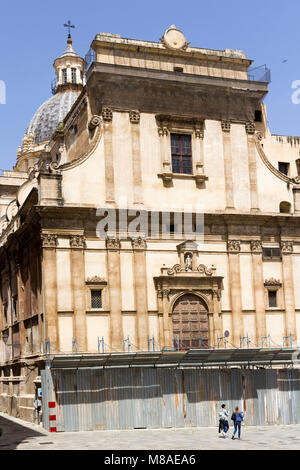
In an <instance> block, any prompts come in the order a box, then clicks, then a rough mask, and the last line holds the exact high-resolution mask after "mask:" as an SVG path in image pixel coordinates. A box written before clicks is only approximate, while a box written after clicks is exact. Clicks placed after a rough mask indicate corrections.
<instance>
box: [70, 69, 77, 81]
mask: <svg viewBox="0 0 300 470" xmlns="http://www.w3.org/2000/svg"><path fill="white" fill-rule="evenodd" d="M71 73H72V83H77V82H76V69H71Z"/></svg>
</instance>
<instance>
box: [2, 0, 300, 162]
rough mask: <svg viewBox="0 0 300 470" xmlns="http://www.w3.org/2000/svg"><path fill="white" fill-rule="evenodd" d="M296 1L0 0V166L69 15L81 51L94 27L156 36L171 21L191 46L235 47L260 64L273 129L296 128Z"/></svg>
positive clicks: (11, 157)
mask: <svg viewBox="0 0 300 470" xmlns="http://www.w3.org/2000/svg"><path fill="white" fill-rule="evenodd" d="M299 17H300V2H299V1H297V0H286V1H285V2H283V1H282V0H261V1H258V0H251V2H244V1H242V0H226V1H222V0H209V1H202V0H198V1H197V0H190V1H188V2H185V1H182V0H160V1H159V0H151V1H147V2H146V1H143V0H139V1H137V0H126V1H124V0H122V1H121V0H110V1H108V2H107V1H100V0H86V1H84V2H82V1H77V0H73V1H70V0H61V1H58V0H51V2H41V1H40V0H39V1H37V0H27V1H26V2H24V1H21V0H15V1H14V2H12V1H10V2H5V3H4V1H2V2H1V5H0V44H1V46H0V54H1V60H0V80H3V81H5V83H6V91H7V93H6V104H5V105H2V104H0V158H1V161H0V168H7V169H9V168H10V167H12V166H13V165H14V163H15V160H16V150H17V147H18V145H20V144H21V141H22V137H23V134H24V132H25V130H26V127H27V125H28V123H29V121H30V119H31V117H32V116H33V114H34V112H35V111H36V110H37V108H38V107H39V106H40V104H41V103H43V102H44V101H45V100H46V99H47V98H49V97H50V96H51V91H50V83H51V80H52V79H53V78H54V70H53V68H52V64H53V60H54V59H55V58H56V57H57V56H58V55H60V54H61V53H62V52H63V51H64V49H65V41H66V33H67V32H66V30H65V28H63V26H62V25H63V23H65V22H66V21H67V20H69V19H70V20H71V21H72V22H73V24H75V25H76V29H75V30H73V31H72V35H73V46H74V49H75V50H76V51H77V52H78V53H79V54H80V55H82V56H84V55H85V54H86V52H87V51H88V49H89V46H90V43H91V42H92V40H93V38H94V36H95V35H96V34H97V33H98V32H100V31H105V32H111V33H118V34H121V36H123V37H129V38H137V39H145V40H150V41H157V40H158V39H159V38H160V37H161V36H162V34H163V32H164V30H165V29H166V28H167V27H168V26H170V25H171V24H175V25H176V26H177V27H178V28H180V29H181V30H182V31H183V32H184V33H185V35H186V37H187V40H188V41H190V42H191V45H193V46H196V47H207V48H210V49H221V50H222V49H225V48H229V49H242V50H243V51H244V52H245V53H246V54H247V57H248V58H250V59H253V60H254V61H255V65H262V64H267V65H268V67H269V68H270V69H271V74H272V83H271V84H270V88H269V95H268V97H267V98H266V100H265V102H266V104H267V106H268V120H269V126H270V129H271V131H272V132H273V133H276V134H288V135H300V129H299V111H300V104H299V105H295V104H293V103H292V100H291V96H292V93H293V91H294V90H292V82H293V81H294V80H300V66H299V61H300V51H299V49H300V41H299V36H300V29H299Z"/></svg>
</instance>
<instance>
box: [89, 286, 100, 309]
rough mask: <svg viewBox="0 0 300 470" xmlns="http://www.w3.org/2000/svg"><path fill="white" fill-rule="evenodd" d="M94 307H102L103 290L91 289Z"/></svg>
mask: <svg viewBox="0 0 300 470" xmlns="http://www.w3.org/2000/svg"><path fill="white" fill-rule="evenodd" d="M91 297H92V308H102V291H101V290H100V289H99V290H91Z"/></svg>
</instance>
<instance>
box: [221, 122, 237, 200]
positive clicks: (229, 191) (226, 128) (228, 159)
mask: <svg viewBox="0 0 300 470" xmlns="http://www.w3.org/2000/svg"><path fill="white" fill-rule="evenodd" d="M221 127H222V131H223V155H224V174H225V193H226V209H234V193H233V176H232V154H231V137H230V130H231V122H230V121H227V120H223V121H222V122H221Z"/></svg>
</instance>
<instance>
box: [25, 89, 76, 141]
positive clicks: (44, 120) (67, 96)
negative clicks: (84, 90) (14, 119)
mask: <svg viewBox="0 0 300 470" xmlns="http://www.w3.org/2000/svg"><path fill="white" fill-rule="evenodd" d="M79 95H80V90H78V91H75V90H73V91H67V90H65V91H64V92H63V93H57V94H56V95H54V96H52V97H51V98H49V99H48V100H47V101H45V103H43V104H42V105H41V106H40V107H39V109H38V110H37V111H36V113H35V115H34V116H33V118H32V119H31V121H30V124H29V126H28V128H27V131H26V133H27V134H28V133H29V132H32V133H33V134H34V142H35V144H39V143H40V142H45V141H48V140H50V138H51V136H52V134H53V133H54V132H55V130H56V127H57V125H58V123H59V122H61V121H63V119H64V117H65V116H66V115H67V114H68V112H69V111H70V109H71V108H72V106H73V104H74V103H75V101H76V99H77V98H78V96H79Z"/></svg>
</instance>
